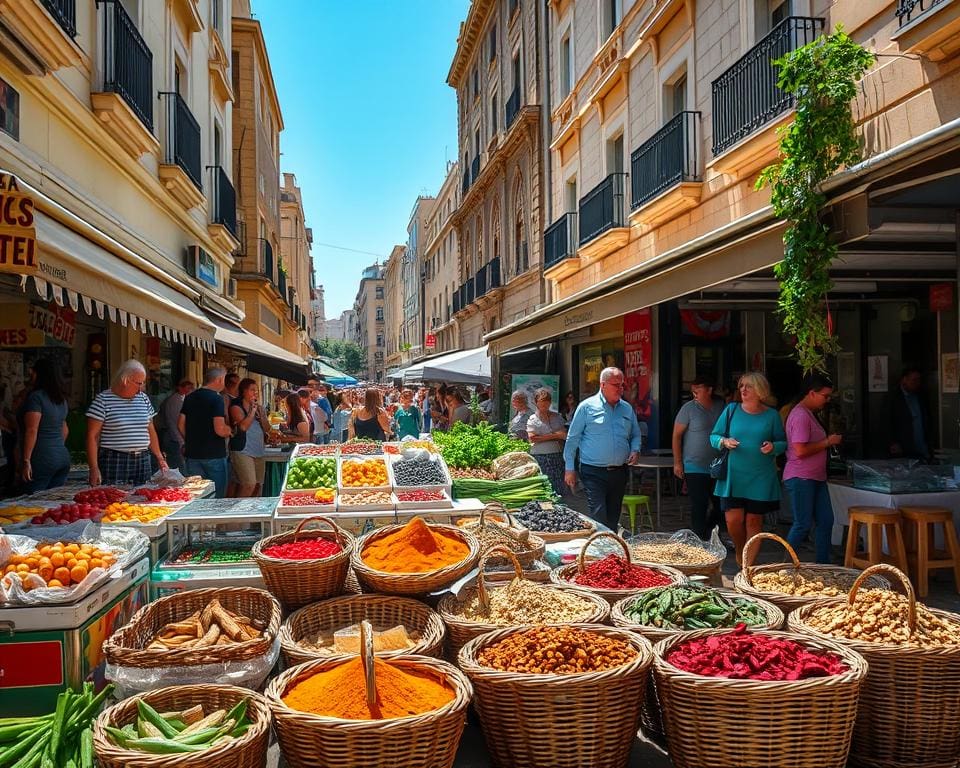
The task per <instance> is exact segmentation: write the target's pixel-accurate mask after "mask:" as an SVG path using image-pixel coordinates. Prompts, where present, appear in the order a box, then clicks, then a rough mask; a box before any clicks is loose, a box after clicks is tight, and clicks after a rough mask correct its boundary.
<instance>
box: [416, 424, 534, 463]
mask: <svg viewBox="0 0 960 768" xmlns="http://www.w3.org/2000/svg"><path fill="white" fill-rule="evenodd" d="M433 440H434V442H435V443H436V444H437V445H438V446H440V453H441V455H442V456H443V459H444V461H446V462H447V464H448V465H449V466H451V467H460V468H464V469H487V468H489V466H490V462H491V461H493V460H494V459H495V458H497V457H498V456H503V454H505V453H509V452H510V451H526V450H529V449H530V446H529V445H528V444H527V443H526V442H524V441H523V440H514V439H513V438H511V437H510V436H509V435H505V434H504V433H503V432H497V431H496V430H495V429H494V428H493V427H491V426H490V425H489V424H487V423H486V422H480V423H479V424H475V425H473V426H470V425H468V424H463V423H462V422H458V423H457V424H454V425H453V428H452V429H451V430H450V431H449V432H435V433H434V435H433Z"/></svg>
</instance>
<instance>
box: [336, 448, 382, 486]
mask: <svg viewBox="0 0 960 768" xmlns="http://www.w3.org/2000/svg"><path fill="white" fill-rule="evenodd" d="M368 459H376V460H377V461H381V462H383V464H384V467H386V470H387V482H386V484H385V485H371V486H366V485H363V486H359V485H344V484H343V465H344V464H349V463H350V462H352V461H360V462H363V461H366V460H368ZM392 489H393V477H392V475H391V474H390V464H389V462H387V461H386V459H385V457H383V456H359V457H358V456H342V455H341V456H340V458H339V459H337V490H339V491H340V492H341V493H342V492H344V491H391V490H392Z"/></svg>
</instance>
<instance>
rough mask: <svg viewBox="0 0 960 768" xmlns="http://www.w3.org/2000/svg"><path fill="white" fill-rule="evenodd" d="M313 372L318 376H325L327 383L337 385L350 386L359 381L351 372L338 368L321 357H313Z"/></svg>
mask: <svg viewBox="0 0 960 768" xmlns="http://www.w3.org/2000/svg"><path fill="white" fill-rule="evenodd" d="M313 372H314V374H316V375H317V376H323V379H324V381H326V382H327V384H332V385H333V386H335V387H348V386H352V385H353V384H357V383H358V382H357V380H356V379H355V378H353V376H351V375H350V374H349V373H344V372H343V371H339V370H337V369H336V368H334V367H333V366H332V365H330V364H329V363H327V362H326V361H324V360H323V358H320V357H315V358H313Z"/></svg>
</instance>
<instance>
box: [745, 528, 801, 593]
mask: <svg viewBox="0 0 960 768" xmlns="http://www.w3.org/2000/svg"><path fill="white" fill-rule="evenodd" d="M764 539H770V541H775V542H777V544H779V545H780V546H782V547H783V548H784V549H785V550H787V554H788V555H790V559H791V560H792V561H793V571H794V577H796V574H797V573H798V572H799V571H800V558H798V557H797V553H796V552H795V551H794V549H793V547H791V546H790V545H789V544H788V543H787V541H786V539H781V538H780V537H779V536H777V534H775V533H767V532H766V531H761V532H760V533H758V534H757V535H756V536H751V537H750V540H749V541H748V542H747V543H746V544H745V545H744V547H743V570H744V573H745V575H746V577H747V581H751V574H752V573H753V558H754V557H756V556H757V553H758V552H759V551H760V542H761V541H763V540H764Z"/></svg>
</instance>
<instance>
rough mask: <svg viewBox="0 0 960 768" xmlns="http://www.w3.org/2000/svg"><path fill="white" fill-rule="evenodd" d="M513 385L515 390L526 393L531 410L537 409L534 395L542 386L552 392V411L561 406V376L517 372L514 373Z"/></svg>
mask: <svg viewBox="0 0 960 768" xmlns="http://www.w3.org/2000/svg"><path fill="white" fill-rule="evenodd" d="M512 385H513V391H514V392H525V393H526V395H527V403H528V404H529V405H530V409H531V410H535V409H536V407H537V404H536V401H535V400H534V399H533V395H534V393H535V392H536V391H537V390H538V389H541V388H543V389H546V390H547V391H549V392H550V399H551V404H550V410H551V411H557V410H558V408H559V406H560V377H559V376H554V375H552V374H547V373H534V374H530V373H515V374H513V382H512Z"/></svg>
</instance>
